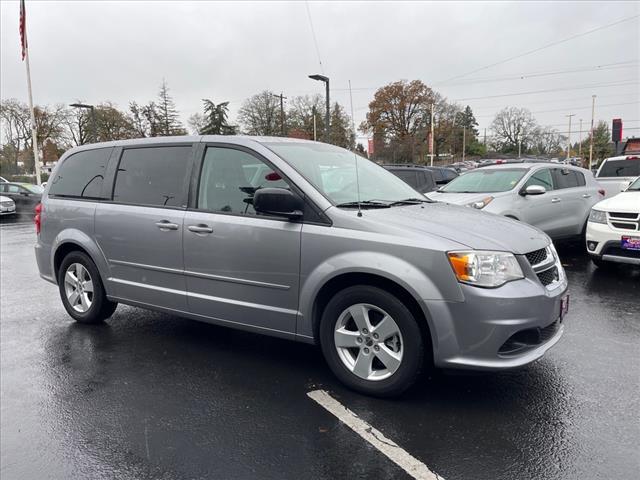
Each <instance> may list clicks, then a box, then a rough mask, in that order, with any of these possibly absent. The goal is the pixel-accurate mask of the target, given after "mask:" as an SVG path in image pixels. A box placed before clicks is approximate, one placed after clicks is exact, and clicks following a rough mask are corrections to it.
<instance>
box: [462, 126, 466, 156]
mask: <svg viewBox="0 0 640 480" xmlns="http://www.w3.org/2000/svg"><path fill="white" fill-rule="evenodd" d="M466 143H467V127H466V126H464V125H463V126H462V161H463V162H464V151H465V147H466Z"/></svg>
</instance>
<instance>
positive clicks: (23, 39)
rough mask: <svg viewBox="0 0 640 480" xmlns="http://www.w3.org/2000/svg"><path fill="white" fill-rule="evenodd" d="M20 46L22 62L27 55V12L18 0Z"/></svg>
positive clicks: (22, 1) (21, 1)
mask: <svg viewBox="0 0 640 480" xmlns="http://www.w3.org/2000/svg"><path fill="white" fill-rule="evenodd" d="M20 46H21V47H22V60H24V57H25V56H26V55H27V11H26V10H25V8H24V0H20Z"/></svg>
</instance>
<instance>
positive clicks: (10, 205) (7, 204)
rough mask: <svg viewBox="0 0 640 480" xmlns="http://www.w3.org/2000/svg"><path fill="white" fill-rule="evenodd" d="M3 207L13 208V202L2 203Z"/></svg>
mask: <svg viewBox="0 0 640 480" xmlns="http://www.w3.org/2000/svg"><path fill="white" fill-rule="evenodd" d="M0 205H2V206H3V207H13V202H0Z"/></svg>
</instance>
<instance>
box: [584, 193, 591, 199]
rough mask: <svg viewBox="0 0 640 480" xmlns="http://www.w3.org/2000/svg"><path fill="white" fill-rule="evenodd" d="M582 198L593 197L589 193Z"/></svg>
mask: <svg viewBox="0 0 640 480" xmlns="http://www.w3.org/2000/svg"><path fill="white" fill-rule="evenodd" d="M582 198H591V195H589V194H588V193H585V194H584V195H582Z"/></svg>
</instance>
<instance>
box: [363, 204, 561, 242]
mask: <svg viewBox="0 0 640 480" xmlns="http://www.w3.org/2000/svg"><path fill="white" fill-rule="evenodd" d="M363 218H366V219H367V220H369V221H370V222H373V223H374V224H376V225H377V228H376V230H378V231H384V228H385V227H393V228H395V229H400V230H404V231H405V232H407V233H408V234H411V235H412V236H419V235H425V236H427V235H434V236H438V237H442V238H446V239H448V240H451V241H453V242H457V243H459V244H462V245H466V246H467V247H469V248H472V249H474V250H498V251H506V252H512V253H516V254H524V253H529V252H532V251H534V250H539V249H541V248H544V247H546V246H547V245H549V243H551V240H550V239H549V237H548V236H547V235H546V234H545V233H544V232H542V231H541V230H538V229H537V228H535V227H532V226H531V225H527V224H526V223H521V222H518V221H516V220H511V219H509V218H506V217H502V216H499V215H494V214H492V213H486V212H482V211H480V210H476V209H473V208H468V207H460V206H457V205H448V204H445V203H426V204H424V208H422V206H420V205H412V206H406V207H392V208H387V209H379V210H378V209H371V210H366V211H365V214H364V217H363Z"/></svg>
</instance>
